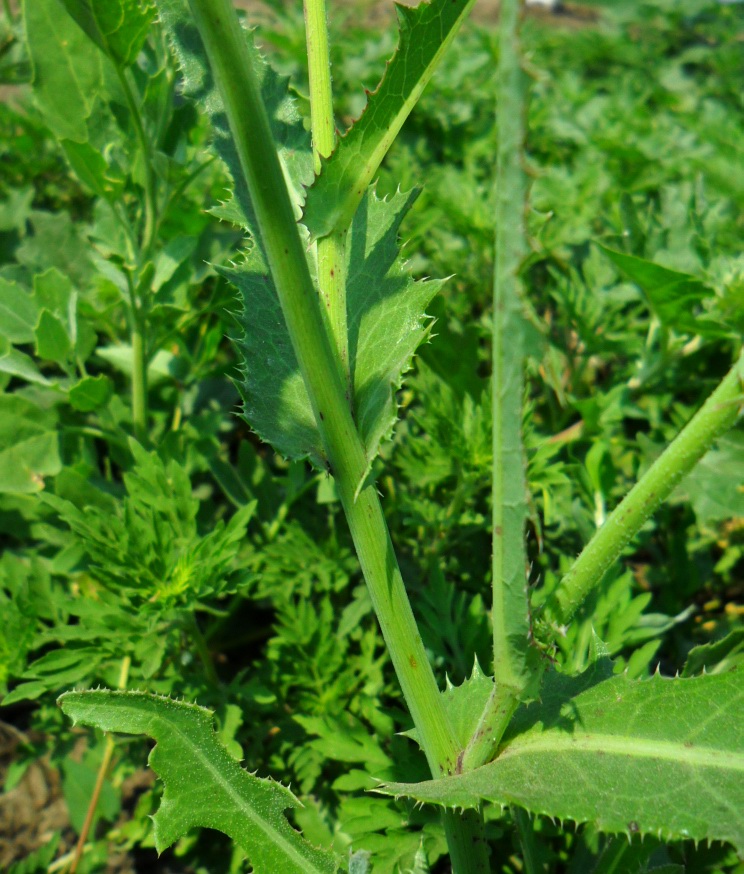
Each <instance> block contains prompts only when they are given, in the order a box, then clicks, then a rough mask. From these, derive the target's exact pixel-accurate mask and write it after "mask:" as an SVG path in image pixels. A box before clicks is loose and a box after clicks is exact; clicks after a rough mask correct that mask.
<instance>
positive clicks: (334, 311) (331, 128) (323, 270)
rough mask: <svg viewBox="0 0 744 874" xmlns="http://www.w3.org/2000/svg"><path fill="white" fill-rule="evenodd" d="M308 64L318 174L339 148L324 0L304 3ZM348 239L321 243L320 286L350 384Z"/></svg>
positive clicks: (343, 235)
mask: <svg viewBox="0 0 744 874" xmlns="http://www.w3.org/2000/svg"><path fill="white" fill-rule="evenodd" d="M304 8H305V34H306V39H307V62H308V75H309V80H310V125H311V129H312V137H313V162H314V166H315V173H316V175H317V174H318V173H320V168H321V159H322V158H327V157H328V156H329V155H330V154H331V152H332V151H333V149H334V146H335V145H336V126H335V123H334V119H333V95H332V90H331V58H330V53H329V50H328V17H327V12H326V3H325V0H304ZM346 237H347V231H345V230H344V231H342V232H340V233H339V232H336V233H333V234H330V235H329V236H327V237H323V238H322V239H320V240H318V242H317V244H316V245H317V247H318V285H319V286H320V293H321V297H322V302H323V306H324V309H325V312H326V317H327V319H328V326H329V329H330V333H331V337H333V341H334V344H335V347H336V353H337V356H338V366H339V368H340V370H341V373H342V375H343V377H344V380H345V382H346V383H347V384H348V396H349V398H351V376H350V370H349V338H348V326H347V314H346Z"/></svg>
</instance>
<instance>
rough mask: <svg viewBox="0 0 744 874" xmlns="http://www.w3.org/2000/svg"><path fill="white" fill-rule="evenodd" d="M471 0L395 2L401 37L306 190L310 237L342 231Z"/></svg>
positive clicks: (465, 15)
mask: <svg viewBox="0 0 744 874" xmlns="http://www.w3.org/2000/svg"><path fill="white" fill-rule="evenodd" d="M474 3H475V0H432V2H431V3H426V2H422V3H420V4H419V5H418V6H416V7H415V8H412V7H410V6H403V5H400V4H396V10H397V12H398V20H399V28H400V38H399V41H398V49H397V51H396V53H395V55H394V56H393V57H392V59H391V60H390V61H389V62H388V65H387V69H386V71H385V75H384V76H383V78H382V81H381V82H380V84H379V85H378V87H377V89H376V90H375V91H374V92H372V93H371V94H370V95H369V98H368V101H367V106H366V108H365V110H364V113H363V114H362V116H361V117H360V118H359V120H358V121H357V122H355V124H354V125H353V126H352V127H351V128H350V129H349V130H348V132H347V133H346V134H345V135H344V136H343V137H341V138H340V139H339V142H338V146H337V147H336V149H335V151H334V152H333V154H332V155H331V156H330V157H329V158H328V159H327V160H326V161H324V165H323V168H322V170H321V173H320V175H319V177H318V179H317V180H316V182H315V184H314V185H313V187H312V188H311V189H310V190H309V191H308V195H307V201H306V204H305V212H304V215H303V221H304V222H305V224H306V226H307V228H308V230H309V231H310V235H311V237H312V238H313V239H317V238H318V237H324V236H327V235H328V234H330V233H332V232H333V231H334V230H345V229H346V228H348V227H349V225H350V223H351V219H352V217H353V215H354V214H355V211H356V209H357V207H358V205H359V204H360V203H361V200H362V197H363V196H364V193H365V192H366V191H367V188H368V186H369V185H370V183H371V182H372V180H373V179H374V176H375V173H377V170H378V169H379V167H380V164H381V162H382V159H383V158H384V157H385V155H386V153H387V151H388V149H389V148H390V146H391V144H392V142H393V140H394V139H395V137H396V136H397V135H398V132H399V131H400V129H401V127H402V126H403V123H404V122H405V120H406V118H408V116H409V115H410V113H411V110H412V109H413V107H414V106H415V105H416V102H417V101H418V99H419V97H420V96H421V93H422V91H423V90H424V88H425V87H426V85H427V83H428V82H429V80H430V79H431V76H432V75H433V73H434V70H435V69H436V66H437V64H438V63H439V61H440V59H441V57H442V55H443V54H444V52H445V51H446V50H447V48H448V46H449V45H450V43H451V42H452V40H453V39H454V38H455V35H456V33H457V31H458V29H459V27H460V25H461V24H462V23H463V21H464V20H465V19H466V18H467V16H468V14H469V12H470V10H471V8H472V7H473V5H474Z"/></svg>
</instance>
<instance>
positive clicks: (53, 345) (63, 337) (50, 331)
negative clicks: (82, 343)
mask: <svg viewBox="0 0 744 874" xmlns="http://www.w3.org/2000/svg"><path fill="white" fill-rule="evenodd" d="M34 335H35V340H36V355H37V356H38V357H39V358H41V359H43V360H44V361H56V362H57V363H58V364H66V363H67V361H68V360H69V358H70V353H71V352H72V341H71V340H70V336H69V334H68V333H67V331H66V330H65V326H64V325H63V324H62V322H61V320H60V319H59V318H57V316H55V315H54V314H53V313H50V312H49V310H48V309H43V310H42V311H41V314H40V315H39V323H38V324H37V326H36V329H35V331H34Z"/></svg>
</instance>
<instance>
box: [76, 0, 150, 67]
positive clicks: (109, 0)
mask: <svg viewBox="0 0 744 874" xmlns="http://www.w3.org/2000/svg"><path fill="white" fill-rule="evenodd" d="M62 2H63V4H64V6H65V8H66V9H67V11H68V12H69V13H70V15H71V16H72V17H73V18H74V19H75V21H77V23H78V24H79V25H80V27H81V28H82V29H83V30H84V31H85V33H86V34H87V35H88V36H89V37H90V39H91V40H93V42H94V43H95V44H96V45H97V46H98V47H99V48H100V49H101V51H103V52H105V53H106V54H107V55H109V56H110V57H111V58H113V60H114V61H115V62H116V63H117V64H123V65H124V66H128V65H130V64H133V63H134V62H135V61H136V60H137V55H138V54H139V52H140V49H141V48H142V45H143V43H144V41H145V39H146V37H147V32H148V30H149V28H150V22H151V21H152V19H153V16H154V14H155V7H154V6H152V5H151V4H150V3H149V2H147V0H62Z"/></svg>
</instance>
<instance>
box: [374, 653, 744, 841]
mask: <svg viewBox="0 0 744 874" xmlns="http://www.w3.org/2000/svg"><path fill="white" fill-rule="evenodd" d="M601 670H602V666H601V664H600V665H598V666H595V667H593V668H591V669H590V671H589V672H587V674H585V675H582V677H579V678H575V679H570V678H566V677H562V676H560V675H558V674H551V675H549V676H548V677H547V678H546V682H545V686H544V687H543V700H542V702H541V703H533V704H530V705H529V706H527V707H523V708H521V710H519V711H518V712H517V714H516V716H515V719H514V722H513V724H512V726H510V729H509V731H508V732H507V734H506V735H505V738H504V743H503V745H502V747H501V751H500V754H499V756H498V758H497V759H496V760H495V761H493V762H491V763H490V764H488V765H484V766H483V767H481V768H478V769H477V770H475V771H471V772H470V773H467V774H463V775H460V776H455V777H445V778H443V779H441V780H436V781H429V782H426V783H418V784H415V785H406V784H401V783H391V784H385V785H384V786H383V787H381V791H383V792H384V793H386V794H390V795H405V796H408V797H410V798H415V799H417V800H418V801H429V802H433V803H435V804H441V805H445V806H448V807H476V806H477V805H479V804H480V803H481V802H482V801H484V800H486V801H492V802H495V803H497V804H502V805H506V804H516V805H519V806H520V807H524V808H526V809H527V810H529V811H531V812H533V813H539V814H545V815H547V816H551V817H556V818H559V819H562V820H574V821H576V822H590V823H592V824H594V825H595V826H596V827H597V828H599V829H601V830H602V831H607V832H625V833H627V834H634V833H640V834H653V835H657V836H659V837H662V838H664V839H667V840H672V839H678V838H679V839H681V838H692V839H694V840H696V841H700V840H720V841H728V842H730V843H732V844H733V845H734V846H735V847H736V848H737V850H738V851H739V852H741V851H742V850H744V818H743V817H742V815H741V812H742V810H744V675H743V674H742V672H741V671H736V670H732V671H729V672H728V673H725V674H720V675H711V676H702V677H694V678H691V679H674V680H671V679H665V678H662V677H659V676H655V677H653V678H652V679H650V680H642V681H633V680H629V679H628V678H627V677H625V676H615V677H611V678H609V679H606V680H603V681H602V680H601ZM597 680H600V681H599V682H596V681H597Z"/></svg>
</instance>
